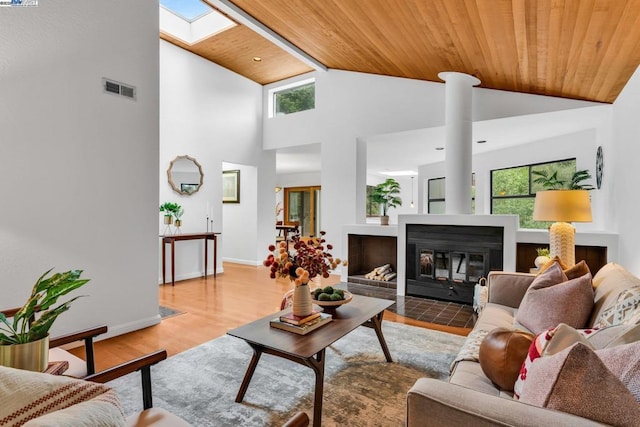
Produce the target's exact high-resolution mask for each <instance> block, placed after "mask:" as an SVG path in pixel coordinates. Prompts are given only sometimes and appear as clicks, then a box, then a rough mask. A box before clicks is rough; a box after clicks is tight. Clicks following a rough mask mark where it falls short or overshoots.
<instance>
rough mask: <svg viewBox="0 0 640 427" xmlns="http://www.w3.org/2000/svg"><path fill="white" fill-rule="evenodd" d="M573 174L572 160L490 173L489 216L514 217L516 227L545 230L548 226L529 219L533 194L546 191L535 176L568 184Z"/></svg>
mask: <svg viewBox="0 0 640 427" xmlns="http://www.w3.org/2000/svg"><path fill="white" fill-rule="evenodd" d="M575 173H576V161H575V159H572V160H563V161H560V162H551V163H543V164H537V165H530V166H519V167H514V168H508V169H498V170H494V171H491V183H492V188H491V213H492V214H496V215H499V214H505V215H513V214H516V215H518V216H519V217H520V228H539V229H545V228H548V227H549V226H550V225H551V223H549V222H543V221H534V220H533V205H534V201H535V196H536V192H537V191H540V190H545V189H548V186H547V187H545V186H544V185H543V184H542V181H538V182H535V181H536V177H539V176H541V175H543V176H547V177H548V178H551V177H553V178H552V179H555V180H557V181H560V182H571V181H572V178H574V175H575ZM560 188H561V187H560Z"/></svg>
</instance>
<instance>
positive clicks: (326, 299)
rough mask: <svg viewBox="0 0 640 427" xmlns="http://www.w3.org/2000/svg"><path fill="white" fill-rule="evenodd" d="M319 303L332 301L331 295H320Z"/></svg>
mask: <svg viewBox="0 0 640 427" xmlns="http://www.w3.org/2000/svg"><path fill="white" fill-rule="evenodd" d="M318 301H331V295H329V294H327V293H325V292H323V293H321V294H320V295H318Z"/></svg>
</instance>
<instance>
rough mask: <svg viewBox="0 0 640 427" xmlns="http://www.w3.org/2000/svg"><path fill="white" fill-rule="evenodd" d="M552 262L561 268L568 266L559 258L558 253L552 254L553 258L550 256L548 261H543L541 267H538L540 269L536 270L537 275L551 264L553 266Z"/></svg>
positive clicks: (564, 268)
mask: <svg viewBox="0 0 640 427" xmlns="http://www.w3.org/2000/svg"><path fill="white" fill-rule="evenodd" d="M554 264H557V265H559V266H560V268H561V269H562V270H566V269H567V268H569V267H568V266H567V265H566V264H565V263H564V262H563V261H562V260H561V259H560V257H559V256H558V255H556V256H554V257H553V258H551V259H550V260H549V261H547V262H545V263H544V264H543V265H542V267H540V269H539V270H538V274H537V275H538V276H540V275H542V274H543V273H544V272H545V271H547V270H548V269H549V268H550V267H551V266H553V265H554Z"/></svg>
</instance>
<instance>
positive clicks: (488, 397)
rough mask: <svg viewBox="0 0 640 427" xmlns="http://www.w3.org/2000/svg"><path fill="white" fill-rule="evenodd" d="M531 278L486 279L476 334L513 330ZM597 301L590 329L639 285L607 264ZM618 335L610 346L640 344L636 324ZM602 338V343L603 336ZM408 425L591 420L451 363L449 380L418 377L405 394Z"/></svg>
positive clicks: (473, 364) (500, 275) (473, 365)
mask: <svg viewBox="0 0 640 427" xmlns="http://www.w3.org/2000/svg"><path fill="white" fill-rule="evenodd" d="M534 278H535V275H533V274H524V273H506V272H492V273H491V274H489V278H488V281H487V286H488V302H487V304H486V306H485V307H484V309H483V310H482V312H481V314H480V316H479V318H478V321H477V322H476V325H475V327H474V331H473V332H472V334H470V336H469V338H468V340H473V339H474V336H476V339H477V340H478V341H479V340H480V338H477V336H480V337H481V336H482V334H478V332H480V331H491V330H493V329H494V328H498V327H504V328H514V326H515V327H517V326H519V325H517V324H516V323H515V322H514V319H515V315H516V313H517V310H518V307H519V305H520V303H521V301H522V299H523V297H524V295H525V292H526V291H527V289H528V288H529V285H530V284H531V283H532V281H533V279H534ZM593 286H594V291H595V299H594V306H593V311H592V313H591V317H590V321H589V324H588V327H591V326H593V324H594V322H595V321H596V320H597V319H598V317H599V316H600V314H601V313H602V312H603V311H604V310H606V309H607V308H608V307H610V306H611V305H612V304H615V303H616V299H617V298H618V295H619V294H620V293H621V292H622V291H624V290H625V289H630V288H635V287H638V286H640V279H638V278H637V277H635V276H633V275H632V274H630V273H629V272H628V271H626V270H625V269H624V268H622V267H621V266H619V265H617V264H614V263H610V264H607V265H606V266H605V267H603V268H602V269H601V270H600V271H599V272H598V273H597V274H596V276H595V277H594V278H593ZM621 329H624V331H623V332H622V333H620V332H617V333H616V334H615V335H614V334H610V335H609V336H608V337H606V339H607V340H608V342H607V343H606V344H608V345H617V344H625V343H628V342H633V341H638V340H640V332H639V330H640V326H635V327H634V326H624V327H618V330H621ZM601 335H603V339H604V337H605V334H601ZM407 425H408V426H465V425H468V426H498V425H500V426H504V425H517V426H541V425H553V426H589V425H601V424H599V423H596V422H594V421H591V420H588V419H585V418H582V417H578V416H575V415H571V414H568V413H564V412H559V411H554V410H550V409H545V408H539V407H535V406H531V405H528V404H525V403H521V402H519V401H517V400H514V399H513V395H512V393H510V392H506V391H504V390H501V389H499V388H498V387H497V386H496V385H495V384H493V383H492V382H491V381H490V380H489V379H488V378H487V377H486V376H485V375H484V373H483V371H482V368H481V367H480V363H478V362H477V361H472V360H462V361H458V362H455V363H454V366H453V367H452V373H451V376H450V378H449V381H448V382H443V381H440V380H435V379H431V378H421V379H419V380H418V381H417V382H416V383H415V385H414V386H413V387H412V388H411V390H410V391H409V393H408V395H407Z"/></svg>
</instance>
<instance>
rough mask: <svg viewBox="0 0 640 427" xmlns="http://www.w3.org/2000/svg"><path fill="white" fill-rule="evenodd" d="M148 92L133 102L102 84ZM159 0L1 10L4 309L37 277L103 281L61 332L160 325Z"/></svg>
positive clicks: (0, 266)
mask: <svg viewBox="0 0 640 427" xmlns="http://www.w3.org/2000/svg"><path fill="white" fill-rule="evenodd" d="M103 77H108V78H111V79H114V80H117V81H120V82H125V83H129V84H131V85H134V86H136V88H137V100H136V101H135V102H134V101H131V100H128V99H125V98H122V97H119V96H115V95H111V94H105V93H103V92H102V88H101V85H102V78H103ZM158 102H159V101H158V3H157V1H152V0H140V1H135V2H130V1H125V0H113V1H109V2H86V1H73V0H60V1H55V2H49V1H44V2H43V1H41V2H40V4H39V5H38V7H28V8H0V180H1V181H2V182H3V183H4V185H3V189H2V191H1V192H0V194H1V197H0V198H1V200H2V206H3V210H2V211H3V213H2V220H0V260H1V261H0V277H2V279H1V280H0V295H2V298H1V304H0V305H1V306H2V307H5V308H8V307H12V306H16V305H22V304H23V303H24V301H25V300H26V297H27V295H28V293H29V292H30V291H31V287H32V285H33V283H34V282H35V280H36V279H37V278H38V276H39V275H40V274H41V273H43V272H44V271H46V270H48V269H49V268H52V267H54V268H55V270H56V271H65V270H68V269H74V268H77V269H84V274H83V276H84V277H86V278H89V279H91V281H90V282H89V283H88V284H87V285H86V286H85V287H84V288H83V289H81V290H79V291H76V292H74V294H75V295H78V294H80V295H88V296H87V297H86V298H82V299H80V300H78V301H76V302H74V303H73V305H72V307H71V309H70V310H69V311H68V312H67V313H64V314H63V315H62V316H61V317H60V318H59V319H58V321H57V322H56V324H55V325H54V328H53V330H52V332H53V334H54V335H58V334H60V333H65V332H70V331H74V330H78V329H79V328H86V327H90V326H94V325H99V324H107V325H108V326H109V328H110V334H118V333H123V332H126V331H128V330H132V329H138V328H140V327H143V326H146V325H150V324H153V323H157V322H158V321H159V316H158V296H157V295H158V294H157V269H158V260H157V255H156V253H157V241H158V235H157V231H158V230H157V226H156V222H155V221H156V220H157V218H158V178H157V177H158Z"/></svg>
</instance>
